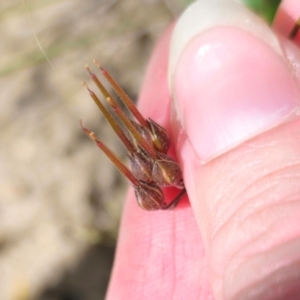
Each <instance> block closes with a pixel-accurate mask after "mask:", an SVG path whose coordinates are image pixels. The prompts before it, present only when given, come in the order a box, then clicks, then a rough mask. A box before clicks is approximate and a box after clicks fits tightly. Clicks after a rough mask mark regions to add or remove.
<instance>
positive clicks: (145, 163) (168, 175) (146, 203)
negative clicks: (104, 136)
mask: <svg viewBox="0 0 300 300" xmlns="http://www.w3.org/2000/svg"><path fill="white" fill-rule="evenodd" d="M95 64H96V66H97V67H99V68H100V69H101V71H102V74H103V75H104V77H105V78H106V79H107V81H108V82H109V83H110V85H111V86H112V87H113V89H114V90H115V91H116V93H117V95H118V96H119V97H120V99H121V100H122V101H123V103H124V104H125V106H126V107H127V108H128V110H129V111H130V113H131V114H132V115H133V116H134V118H135V120H131V119H130V118H128V117H127V116H126V114H125V113H124V112H123V111H122V109H121V107H120V106H119V104H118V103H117V101H116V100H114V98H113V97H112V96H111V94H110V93H109V92H108V91H107V89H106V88H105V87H104V85H103V84H102V83H101V81H100V80H99V79H98V77H97V76H96V75H95V74H93V73H92V72H91V70H90V69H89V67H88V66H87V65H86V66H85V68H86V70H87V71H88V72H89V74H90V76H91V78H92V80H93V81H94V82H95V84H96V85H97V87H98V88H99V90H100V92H101V93H102V95H103V96H104V98H105V99H106V101H107V102H108V104H109V106H110V108H111V110H112V112H113V114H114V115H115V117H116V118H118V120H119V121H120V122H121V123H122V124H123V127H121V126H120V125H119V124H118V123H117V122H116V121H115V119H114V118H113V117H112V113H111V112H109V111H108V110H107V109H106V108H105V107H104V105H103V104H102V103H101V101H100V99H99V98H98V97H97V95H96V94H95V93H94V92H93V91H91V90H90V89H89V88H88V86H87V84H86V83H85V82H83V85H84V86H85V87H86V88H87V90H88V92H89V94H90V96H91V98H92V99H93V100H94V102H95V103H96V105H97V106H98V108H99V109H100V110H101V112H102V113H103V115H104V117H105V118H106V120H107V121H108V122H109V124H110V125H111V127H112V128H113V130H114V131H115V133H116V134H117V135H118V137H119V138H120V140H121V141H122V143H123V144H124V146H125V147H126V149H127V151H128V154H127V155H128V158H129V162H130V166H131V169H129V168H127V167H126V165H125V164H124V163H123V162H122V161H121V160H120V159H119V158H118V157H117V156H116V155H115V154H114V153H113V152H112V151H111V150H110V149H108V148H107V147H106V146H105V145H104V143H102V142H101V141H100V140H99V139H98V138H97V137H96V135H95V134H94V133H93V132H91V131H90V130H88V129H87V128H85V127H83V125H82V122H81V121H80V125H81V127H82V129H83V131H84V132H85V133H86V134H87V135H88V136H89V137H90V138H91V139H92V140H93V141H94V142H95V143H96V144H97V146H98V147H99V148H100V149H101V150H102V151H103V152H104V153H105V154H106V156H107V157H108V158H109V159H110V160H111V161H112V162H113V164H114V165H115V166H116V167H117V168H118V170H119V171H120V172H121V174H123V176H125V177H126V178H127V179H128V180H129V182H130V183H131V185H132V186H133V188H134V190H135V195H136V198H137V202H138V205H139V206H140V207H141V208H143V209H145V210H157V209H170V208H174V207H175V206H176V205H177V203H178V202H179V200H180V199H181V197H182V195H183V194H184V193H185V188H184V183H183V179H182V172H181V169H180V166H179V164H178V163H177V162H176V161H175V160H174V159H173V158H171V157H170V156H168V155H167V151H168V149H169V147H170V138H169V135H168V133H167V131H166V130H165V129H164V128H163V127H162V126H160V125H159V124H157V123H156V122H155V121H153V120H152V119H150V118H148V119H145V118H144V117H143V116H142V114H141V113H140V112H139V110H138V109H137V108H136V106H135V105H134V103H133V102H132V100H131V99H130V98H129V97H128V96H127V95H126V93H125V92H124V91H123V89H122V88H121V87H120V86H119V85H118V84H117V82H116V81H115V80H114V79H113V78H112V76H111V75H110V74H109V73H108V71H106V70H105V69H103V68H102V67H101V66H100V65H99V63H98V62H97V61H95ZM165 187H177V188H179V189H182V191H181V192H180V193H179V194H178V196H177V197H176V198H174V199H173V200H172V201H171V202H169V203H166V202H165V200H164V194H163V191H162V188H165Z"/></svg>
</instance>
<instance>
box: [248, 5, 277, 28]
mask: <svg viewBox="0 0 300 300" xmlns="http://www.w3.org/2000/svg"><path fill="white" fill-rule="evenodd" d="M243 2H244V3H245V4H246V5H247V6H248V7H249V8H250V9H251V10H253V11H254V12H256V13H257V14H258V15H260V16H261V17H262V18H264V19H265V20H266V21H267V22H268V23H269V24H271V23H272V21H273V19H274V16H275V13H276V10H277V8H278V6H279V4H280V2H281V0H243Z"/></svg>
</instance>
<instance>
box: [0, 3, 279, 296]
mask: <svg viewBox="0 0 300 300" xmlns="http://www.w3.org/2000/svg"><path fill="white" fill-rule="evenodd" d="M249 1H250V0H248V2H249ZM272 1H273V0H272ZM189 2H191V1H188V0H140V1H138V0H126V1H121V0H119V1H112V0H111V1H109V0H86V1H79V0H73V1H70V0H68V1H67V0H66V1H65V0H44V1H40V0H27V2H26V3H27V5H25V2H24V1H21V0H18V1H16V0H3V1H1V3H0V38H1V42H0V57H1V59H0V86H1V89H0V101H1V106H0V107H1V109H0V128H1V135H0V141H1V147H0V300H7V299H9V300H10V299H12V300H31V299H38V300H50V299H51V300H67V299H68V300H80V299H88V300H94V299H103V298H104V295H105V291H106V287H107V282H108V278H109V274H110V270H111V266H112V261H113V255H114V249H115V241H116V237H117V230H118V224H119V219H120V214H121V210H122V200H123V198H124V195H125V190H126V186H127V183H126V182H125V180H123V179H122V178H121V176H120V175H119V174H118V172H117V171H116V169H115V168H114V167H113V166H112V165H111V163H110V162H109V161H108V160H107V159H106V158H105V157H104V155H102V154H101V153H100V151H98V149H97V148H96V147H95V145H94V144H93V143H92V142H91V141H90V140H89V139H88V138H87V137H86V136H85V135H83V133H82V131H81V130H80V128H79V124H78V120H79V119H81V118H82V119H84V121H85V124H86V125H87V127H89V128H91V129H93V130H95V132H96V133H97V134H98V136H101V138H102V140H104V141H105V142H106V143H107V145H108V146H109V147H110V148H112V149H114V151H115V152H116V153H117V154H118V155H119V156H121V157H123V158H125V151H124V149H123V148H122V147H121V144H120V143H119V142H118V141H117V139H116V138H115V135H114V134H113V133H112V130H110V128H109V126H108V125H107V124H106V122H105V121H104V120H103V118H102V116H101V113H100V112H99V111H98V110H97V108H96V107H95V105H94V103H93V102H92V101H91V100H90V98H89V96H88V94H87V92H86V90H85V89H84V88H83V87H82V86H81V84H80V83H81V81H82V80H85V81H87V82H88V83H89V85H90V86H93V85H92V83H91V80H90V79H89V76H88V74H87V73H86V71H85V69H84V67H83V66H84V64H85V63H89V64H90V65H91V67H92V61H93V59H94V58H97V59H98V60H99V61H100V62H101V64H102V65H103V66H105V67H106V68H107V69H109V70H110V71H111V72H112V73H113V75H114V76H115V78H117V80H118V82H119V83H120V84H121V86H122V87H123V88H124V89H125V90H126V91H127V93H128V94H129V95H130V96H131V97H132V98H133V99H136V98H137V95H138V90H139V86H140V84H141V80H142V78H143V74H144V72H145V68H146V64H147V61H148V60H149V57H150V55H151V51H152V49H153V47H154V44H155V42H156V41H157V39H158V37H159V36H160V35H161V33H162V32H163V30H164V29H165V28H166V26H167V25H168V24H169V23H170V22H171V21H172V20H174V18H175V17H176V16H178V15H179V14H180V12H181V11H182V10H183V9H184V8H185V7H186V5H187V4H188V3H189ZM255 2H258V3H259V5H261V4H262V2H268V0H266V1H254V0H253V1H252V4H255ZM269 2H270V1H269ZM275 2H277V3H278V2H279V1H273V3H272V7H275ZM27 11H28V12H29V15H30V19H31V21H30V20H29V19H28V14H27ZM258 11H263V10H262V9H261V8H258ZM267 18H268V17H267ZM32 27H33V28H34V31H35V32H36V34H37V37H38V40H39V42H40V44H41V45H42V47H43V49H44V51H45V52H46V54H47V56H48V58H49V60H50V62H51V65H52V66H51V65H50V64H49V63H48V62H47V60H46V59H45V56H44V55H43V53H42V51H41V50H40V49H39V47H38V44H37V42H36V40H35V36H34V33H33V28H32ZM93 69H94V70H95V68H94V67H93Z"/></svg>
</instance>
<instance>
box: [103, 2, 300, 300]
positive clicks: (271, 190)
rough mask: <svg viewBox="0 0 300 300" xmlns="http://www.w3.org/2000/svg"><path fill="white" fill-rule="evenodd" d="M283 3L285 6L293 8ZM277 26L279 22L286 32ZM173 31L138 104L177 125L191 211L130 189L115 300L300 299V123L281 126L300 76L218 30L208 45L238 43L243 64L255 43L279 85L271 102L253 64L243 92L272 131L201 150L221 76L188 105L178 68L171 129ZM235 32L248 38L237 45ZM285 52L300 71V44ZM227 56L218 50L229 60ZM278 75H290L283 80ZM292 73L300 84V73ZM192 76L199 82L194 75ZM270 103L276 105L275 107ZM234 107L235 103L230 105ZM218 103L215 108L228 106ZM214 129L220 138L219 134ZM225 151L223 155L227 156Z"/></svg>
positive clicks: (231, 32)
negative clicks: (160, 205) (202, 100)
mask: <svg viewBox="0 0 300 300" xmlns="http://www.w3.org/2000/svg"><path fill="white" fill-rule="evenodd" d="M287 2H291V1H287ZM282 7H283V8H286V3H285V2H283V3H282ZM295 9H297V11H298V15H300V5H299V4H298V6H297V7H296V6H294V10H295ZM278 22H279V21H278V19H276V24H275V25H274V26H275V27H276V29H277V30H278V28H279V27H280V23H278ZM172 29H173V28H169V29H168V30H167V31H166V33H165V34H164V35H163V37H162V39H161V40H160V42H159V43H158V45H157V47H156V49H155V51H154V53H153V56H152V59H151V61H150V64H149V67H148V71H147V74H146V78H145V81H144V85H143V87H142V91H141V95H140V99H139V108H140V109H141V112H142V114H144V115H145V116H147V117H151V118H153V119H154V120H156V121H157V122H158V123H159V124H161V125H162V126H164V127H166V129H167V130H168V131H171V126H172V127H173V131H174V133H175V135H174V139H173V142H172V144H173V145H175V148H176V152H177V157H178V159H179V161H180V164H181V166H182V168H183V172H184V180H185V183H186V187H187V191H188V195H189V201H190V203H191V205H190V204H189V202H188V200H187V197H184V199H183V201H181V203H180V204H179V205H178V207H177V208H176V209H175V210H173V211H157V212H146V211H143V210H142V209H140V208H139V207H138V206H137V204H136V201H135V197H134V194H133V190H132V189H130V190H129V193H128V196H127V200H126V203H125V207H124V213H123V218H122V223H121V229H120V236H119V240H118V249H117V254H116V260H115V265H114V269H113V274H112V277H111V281H110V286H109V291H108V295H107V299H108V300H118V299H133V300H135V299H136V300H140V299H143V300H147V299H149V300H150V299H151V300H152V299H192V300H193V299H204V300H208V299H210V300H211V299H216V300H223V299H224V300H225V299H226V300H229V299H258V300H259V299H298V298H296V296H295V295H297V296H298V295H299V294H300V284H299V282H300V279H299V278H300V271H299V270H300V266H299V265H300V221H299V220H300V201H299V200H300V196H299V195H300V176H299V174H300V121H299V118H294V119H293V120H290V121H289V122H287V123H282V122H281V120H282V119H281V120H280V118H281V117H282V118H284V117H285V116H286V114H289V112H290V111H293V109H294V108H295V107H296V106H297V105H295V97H297V90H296V89H297V86H296V85H295V78H294V77H293V76H290V71H289V70H291V68H286V66H285V65H284V64H285V63H283V62H282V58H280V57H279V56H276V55H272V54H271V53H269V52H268V51H269V50H267V49H266V47H265V46H263V45H262V43H261V42H260V41H255V40H254V38H253V37H252V36H249V34H248V33H244V34H243V33H241V32H239V30H238V31H237V30H236V29H230V28H227V29H212V30H211V32H210V33H209V32H207V33H204V34H203V35H202V36H201V37H199V39H200V42H199V43H200V44H201V43H202V42H203V41H210V42H213V41H214V40H215V41H218V42H220V41H222V42H223V43H224V45H229V48H230V51H235V49H237V53H239V54H238V56H237V57H240V58H243V51H240V49H243V47H245V44H246V43H249V45H251V46H252V47H255V49H256V50H257V49H258V50H257V51H259V53H260V55H259V56H258V57H259V58H258V59H256V60H255V59H254V58H253V61H251V64H252V66H257V67H258V68H260V70H261V72H263V70H264V68H265V66H268V67H269V68H272V70H274V73H272V76H273V77H272V78H273V80H274V82H275V86H274V89H273V92H274V93H275V94H274V97H273V98H272V94H271V93H272V89H269V91H268V93H267V94H264V89H263V88H262V87H261V86H260V85H259V84H258V83H259V82H258V81H257V82H256V81H255V80H256V78H257V76H258V74H257V73H255V72H254V73H253V72H252V69H251V68H249V65H246V64H245V66H242V67H243V68H248V69H249V72H247V73H246V72H245V73H244V76H245V78H246V79H247V80H245V79H244V80H243V82H241V83H240V84H242V88H243V90H245V91H248V92H251V93H253V95H255V97H256V98H259V97H261V98H262V101H266V102H265V105H264V106H263V108H264V109H265V110H262V112H263V113H265V116H266V117H265V120H266V123H265V124H266V126H265V128H263V127H257V128H255V130H254V132H250V133H249V132H246V131H245V132H246V133H245V138H242V137H239V139H240V140H243V142H242V143H240V142H239V141H237V143H236V144H240V145H239V146H237V147H232V143H229V144H228V145H225V146H224V145H223V146H224V147H223V146H222V147H220V148H218V147H216V146H215V145H214V144H211V141H209V137H205V138H206V139H208V144H209V146H207V145H205V147H202V145H203V143H205V140H203V139H202V140H200V139H199V136H198V135H197V134H196V133H195V132H196V131H197V129H198V130H200V131H201V129H199V128H201V127H203V123H201V122H203V119H201V118H199V117H198V115H196V116H194V115H195V110H196V109H199V111H200V110H202V109H203V106H201V104H199V97H198V96H199V92H201V93H203V94H204V95H205V97H209V95H210V94H209V90H211V89H212V86H215V85H216V84H217V82H218V81H219V80H221V79H218V81H217V82H214V81H213V80H212V81H211V82H205V85H204V87H203V85H202V86H201V88H200V90H199V89H196V88H191V89H190V90H189V92H190V94H188V96H189V99H190V101H188V102H187V101H186V100H184V97H185V96H186V91H185V90H184V87H183V88H182V89H181V87H180V86H181V85H180V84H179V83H178V82H179V81H181V82H182V86H184V83H185V82H184V80H185V79H184V78H185V77H186V78H188V76H187V75H186V76H183V77H180V76H181V75H180V73H181V72H189V70H185V71H183V70H184V67H182V68H181V67H180V64H179V67H178V68H181V69H180V72H178V71H177V73H178V74H179V75H178V74H176V76H177V77H178V78H177V79H178V82H177V83H176V84H175V94H176V96H175V98H176V97H177V99H175V100H174V101H177V102H176V105H175V106H176V110H178V107H179V109H181V111H180V112H179V113H178V111H177V113H178V116H179V120H178V118H177V117H176V112H175V111H174V110H172V122H171V124H170V121H169V116H170V112H171V98H170V95H169V91H168V85H167V62H168V51H169V42H170V36H171V33H172ZM236 36H239V39H238V40H237V39H235V37H236ZM241 39H244V40H243V43H237V42H236V41H240V40H241ZM241 44H242V45H241ZM190 45H191V44H190ZM198 46H199V44H198ZM282 46H283V47H284V52H285V53H287V60H288V61H290V62H292V63H293V65H294V66H297V64H298V65H300V55H299V52H298V50H297V49H296V47H295V46H293V45H291V43H289V42H286V41H283V42H282ZM195 47H196V48H197V46H195ZM195 47H194V49H195ZM239 47H241V48H239ZM187 49H188V48H187ZM193 51H194V50H193V48H192V46H191V48H190V49H189V50H187V52H186V53H188V54H187V55H185V56H186V57H190V58H191V60H192V59H193V57H194V56H193ZM223 54H224V53H219V52H215V53H213V55H216V57H220V58H222V59H224V55H223ZM225 54H226V53H225ZM182 60H183V61H184V60H186V61H185V63H184V65H186V64H187V63H188V58H184V56H183V58H182ZM224 61H225V62H226V55H225V60H223V62H224ZM240 63H242V62H240ZM248 64H249V62H248ZM204 67H205V66H204ZM297 68H299V67H297ZM276 70H277V72H275V71H276ZM195 71H197V72H200V73H198V74H197V76H199V77H200V78H201V76H202V74H201V71H199V69H197V70H195ZM279 71H280V73H281V75H282V77H281V78H278V77H277V75H278V72H279ZM227 72H228V73H226V76H227V77H226V78H230V74H231V73H234V72H236V69H235V67H234V64H233V66H232V65H231V64H230V66H229V67H228V69H227ZM230 72H231V73H230ZM251 72H252V73H251ZM291 72H293V74H294V75H295V74H296V78H297V74H299V70H298V69H296V70H293V71H291ZM253 74H254V75H253ZM268 74H269V73H268V72H266V75H265V77H267V78H266V79H265V80H266V82H268V80H271V79H270V78H268V76H271V75H268ZM189 76H191V75H189ZM224 76H225V75H224ZM298 78H299V77H298ZM179 79H180V80H179ZM187 80H188V81H189V82H190V83H191V85H193V78H192V77H190V78H188V79H187ZM203 80H205V78H204V79H203ZM261 80H263V77H262V78H261ZM298 81H299V80H298ZM271 82H273V81H271ZM298 83H299V82H298ZM210 85H211V86H210ZM234 87H235V86H234V85H233V86H232V85H231V84H229V85H228V86H226V85H225V87H224V90H222V91H221V92H222V93H221V92H220V91H218V90H217V91H216V92H217V93H218V92H220V93H221V94H223V95H224V98H226V95H227V94H228V95H229V94H230V92H229V90H230V89H233V88H234ZM193 91H194V93H195V94H194V95H193ZM232 93H233V94H234V93H236V90H232ZM278 93H282V94H283V95H285V98H286V102H284V101H282V97H283V96H282V97H277V96H278ZM268 99H269V100H270V101H269V100H268ZM271 99H275V100H274V102H272V100H271ZM276 99H277V100H276ZM193 101H194V102H193ZM212 101H214V100H212ZM228 101H229V100H228ZM182 103H184V105H183V104H182ZM228 103H229V104H228V106H230V101H229V102H228ZM199 105H200V108H199ZM211 105H212V106H211V108H210V109H212V107H215V106H217V105H219V104H217V103H212V104H211ZM231 105H232V106H234V105H237V104H236V103H232V104H231ZM246 105H247V104H246ZM276 105H277V106H276ZM181 107H182V108H181ZM225 107H227V106H225ZM282 107H283V108H286V111H285V112H284V113H283V114H282V115H280V118H277V120H275V121H274V120H273V119H272V120H271V121H270V119H268V118H270V111H272V109H273V110H275V111H277V110H280V111H282V110H281V108H282ZM260 108H261V107H260ZM205 109H207V108H205ZM246 111H247V110H246ZM286 112H287V113H286ZM240 113H241V114H243V112H242V109H241V111H240V112H239V111H238V114H240ZM226 114H228V115H229V116H228V115H227V117H228V118H229V117H230V118H229V119H232V114H233V112H232V111H230V108H228V109H227V110H225V116H224V115H223V116H222V118H223V119H222V122H223V123H224V126H225V128H227V127H228V128H229V129H230V128H231V127H230V122H229V121H228V120H229V119H228V118H227V119H226ZM259 117H260V118H262V116H261V115H260V116H259ZM247 118H248V119H249V120H251V116H249V115H247V114H245V115H243V119H245V120H247ZM254 118H255V120H256V118H257V117H256V116H255V117H254ZM175 120H176V121H175ZM189 122H190V123H189ZM276 123H278V124H279V125H278V126H277V127H275V128H273V129H271V130H266V129H267V128H266V127H268V128H269V127H272V126H273V125H274V124H276ZM213 125H214V123H213ZM226 126H227V127H226ZM182 128H184V130H183V132H182ZM210 128H213V127H210ZM247 128H248V127H247ZM214 130H215V132H214V133H213V134H214V135H216V134H218V132H217V130H216V129H214ZM257 133H261V134H259V135H257ZM256 135H257V136H256ZM250 136H252V139H249V137H250ZM232 142H235V139H233V140H232ZM201 144H202V145H201ZM227 146H228V147H227ZM214 147H215V148H214ZM207 149H209V150H207ZM205 151H206V152H205ZM172 152H173V153H174V149H172ZM220 152H222V155H220V156H218V154H219V153H220ZM203 153H204V154H203ZM207 153H209V154H208V155H207V157H216V158H215V159H213V160H211V161H209V162H208V163H207V164H205V165H202V164H201V162H200V161H201V160H205V158H203V157H202V156H203V155H204V156H205V155H206V154H207ZM207 157H206V158H207ZM176 193H178V190H176V189H174V190H173V189H168V190H167V199H171V197H173V196H174V195H176ZM266 295H271V296H270V298H268V297H267V296H266ZM276 297H277V298H276Z"/></svg>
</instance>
